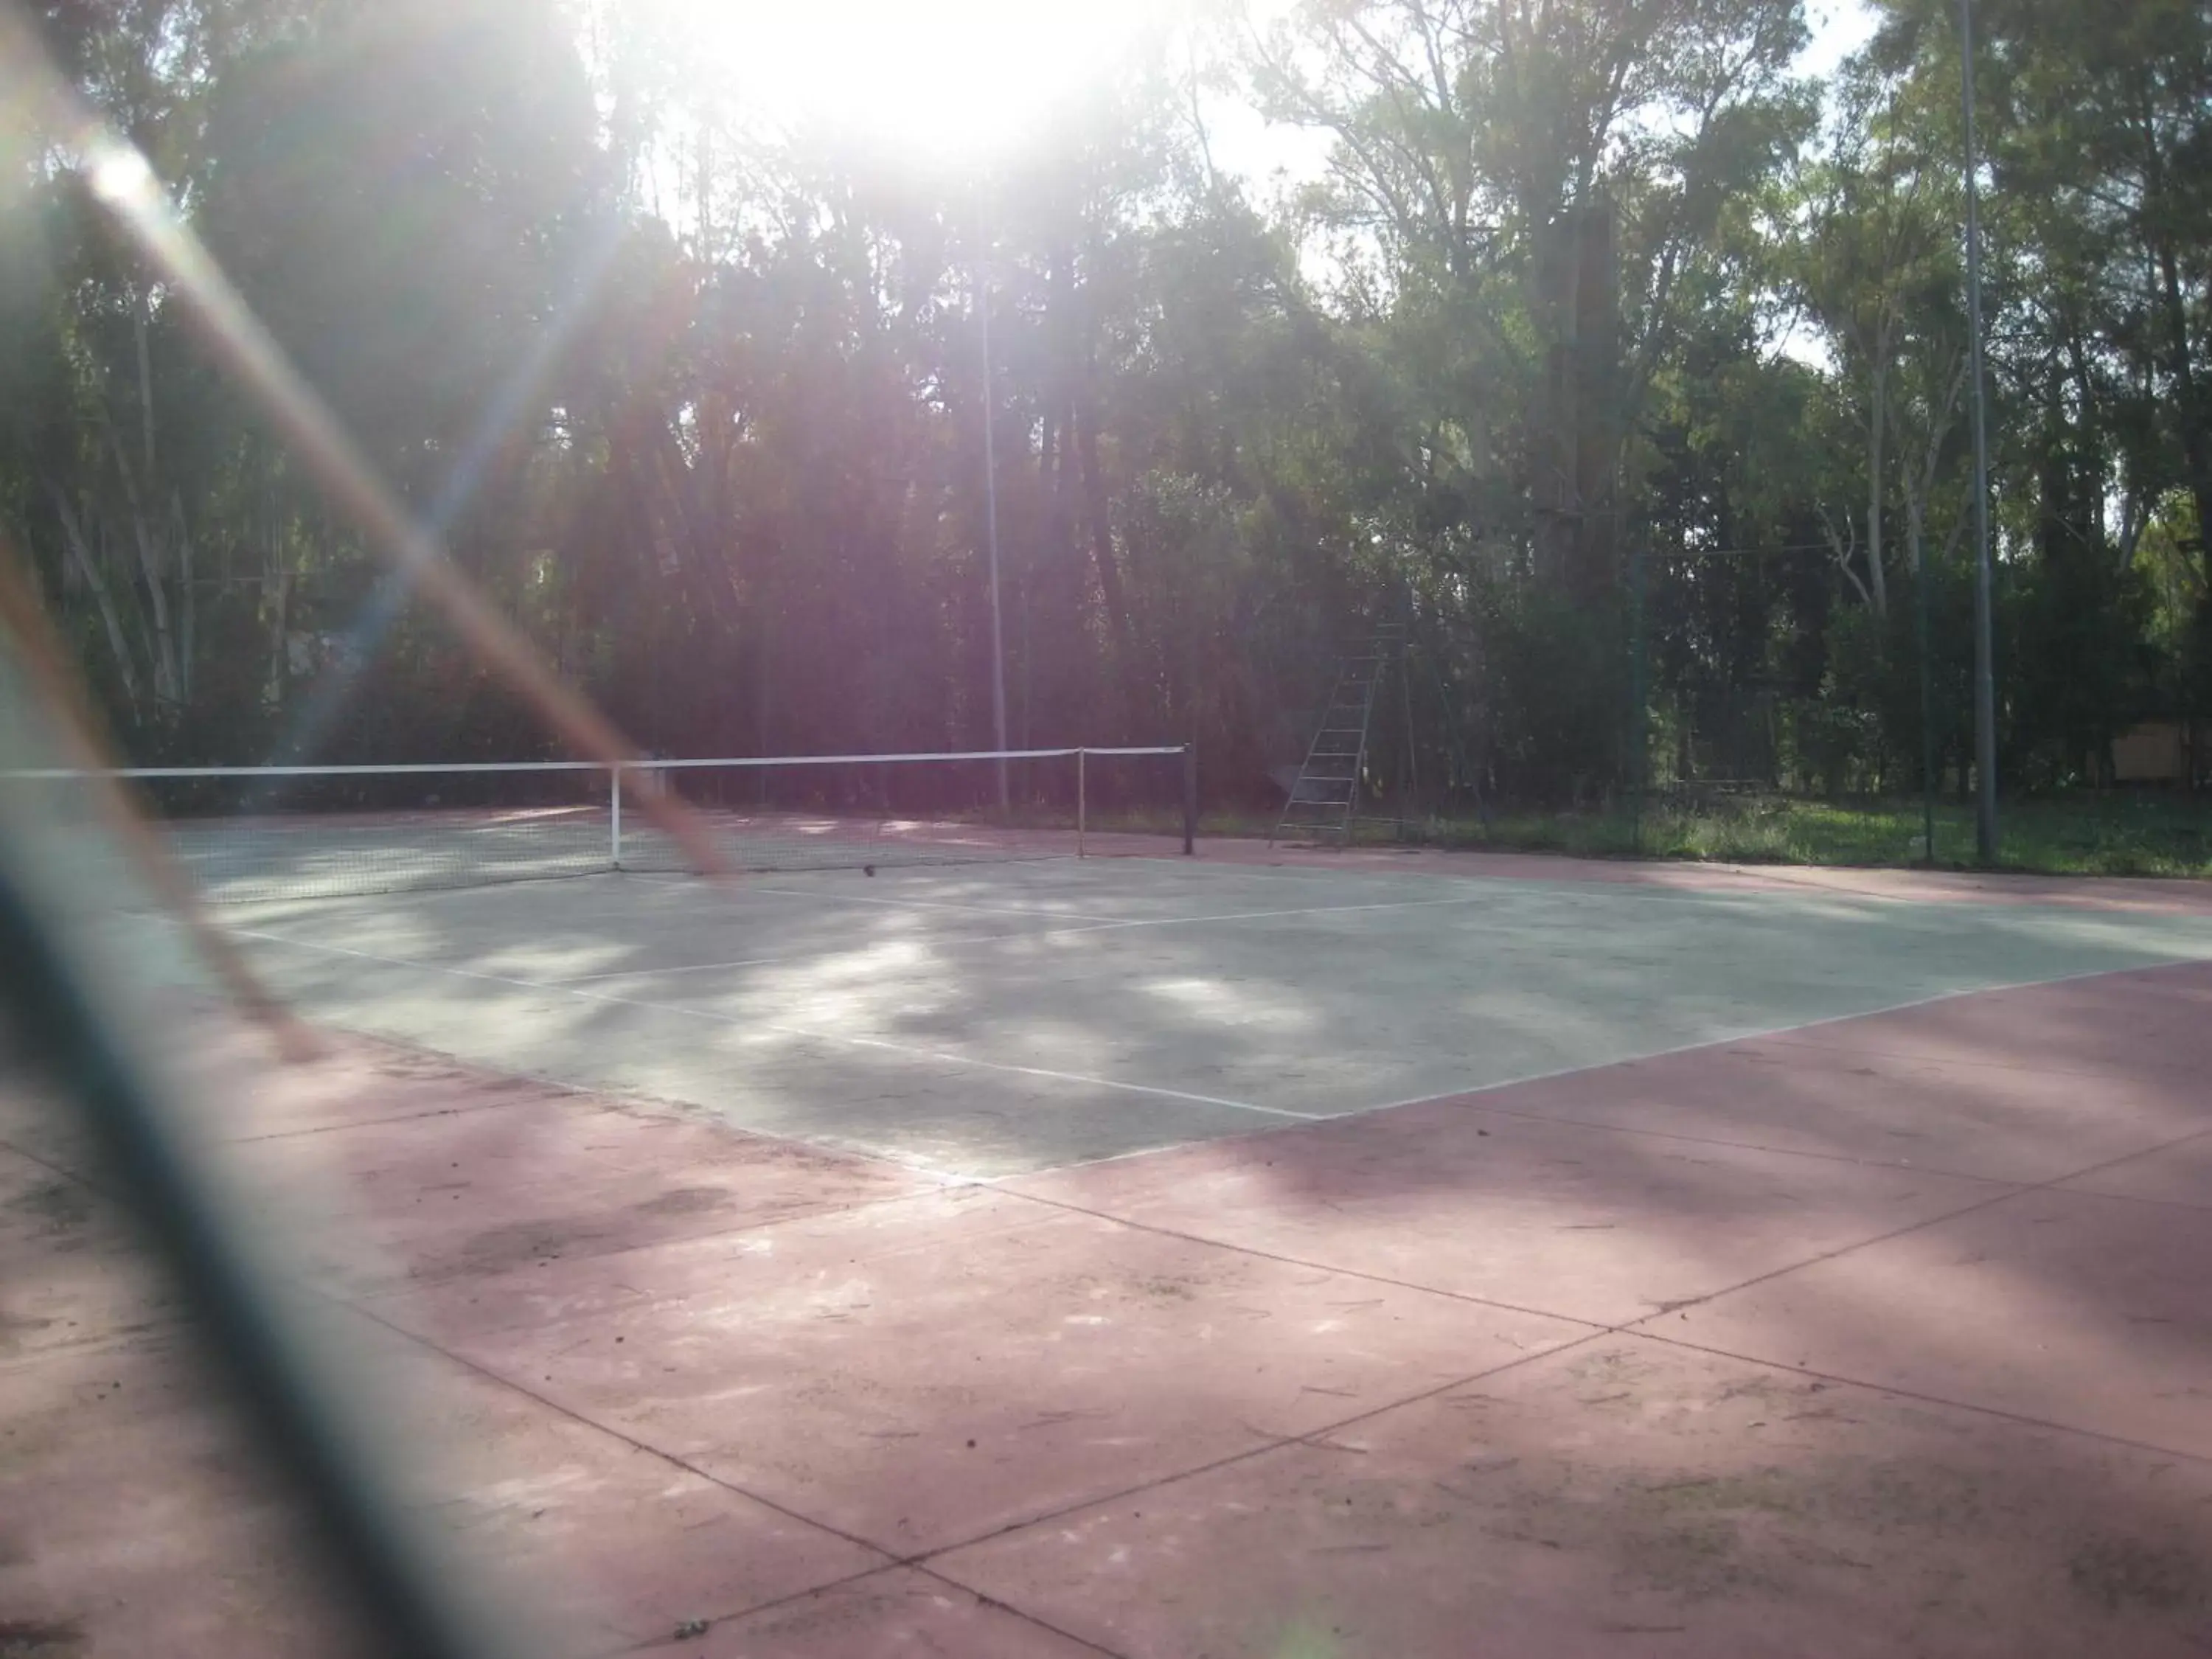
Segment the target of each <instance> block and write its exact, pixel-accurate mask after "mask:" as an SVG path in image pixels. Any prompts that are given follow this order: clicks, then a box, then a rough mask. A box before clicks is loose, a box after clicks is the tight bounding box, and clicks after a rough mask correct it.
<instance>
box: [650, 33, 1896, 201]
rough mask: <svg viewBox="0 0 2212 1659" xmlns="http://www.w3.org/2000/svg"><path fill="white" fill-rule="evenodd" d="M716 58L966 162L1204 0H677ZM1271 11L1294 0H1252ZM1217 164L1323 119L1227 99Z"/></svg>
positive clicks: (1816, 44) (762, 88)
mask: <svg viewBox="0 0 2212 1659" xmlns="http://www.w3.org/2000/svg"><path fill="white" fill-rule="evenodd" d="M663 3H664V4H665V5H666V6H667V7H668V8H669V9H670V11H671V15H673V16H674V17H675V18H676V19H677V20H678V22H679V25H680V27H682V28H683V30H684V34H685V36H686V37H687V38H689V39H690V40H696V44H697V47H698V51H699V53H700V57H701V59H702V66H703V67H706V68H708V69H709V70H711V72H712V73H714V75H715V76H717V77H718V78H720V79H722V80H724V81H725V82H726V84H727V85H728V86H729V88H730V89H731V90H732V92H733V93H734V94H736V95H737V97H738V99H739V100H741V101H742V102H743V103H744V104H746V105H749V106H751V107H753V108H754V109H756V110H757V111H759V112H762V113H763V114H766V115H768V116H769V118H771V119H772V120H774V121H775V123H776V124H777V125H783V124H785V123H787V122H794V123H795V122H808V121H814V120H822V121H827V122H829V123H831V124H832V125H836V126H837V127H839V128H841V129H843V130H846V131H850V132H852V133H854V134H855V135H856V136H861V137H867V138H872V139H873V140H876V141H878V142H881V143H888V144H890V145H891V146H893V147H894V148H895V149H897V150H898V151H899V152H901V153H902V154H903V155H908V156H911V157H912V158H914V159H916V160H923V161H935V162H937V163H939V164H943V165H949V166H955V167H957V166H960V165H963V164H972V163H974V162H975V161H979V160H982V159H986V158H987V157H988V156H990V155H992V154H994V152H998V151H1003V150H1005V149H1012V148H1018V146H1019V145H1020V144H1021V143H1022V142H1023V141H1024V137H1025V136H1026V135H1028V134H1031V133H1034V132H1035V131H1036V130H1037V129H1038V128H1039V127H1040V126H1042V125H1044V124H1046V123H1048V122H1049V121H1050V120H1051V118H1052V117H1053V115H1054V112H1055V111H1056V109H1057V108H1059V107H1060V106H1062V105H1063V104H1065V103H1066V101H1067V100H1069V99H1071V98H1073V97H1075V96H1078V95H1079V94H1080V92H1081V90H1082V88H1083V86H1084V84H1085V82H1086V81H1087V80H1089V79H1090V78H1091V77H1092V76H1095V75H1096V74H1097V70H1099V68H1100V67H1101V66H1102V65H1103V64H1106V63H1108V62H1109V61H1110V60H1111V59H1112V58H1115V56H1117V55H1120V54H1121V53H1125V52H1129V51H1130V50H1132V49H1133V47H1134V46H1136V45H1137V44H1138V43H1139V41H1141V40H1144V39H1145V38H1146V36H1147V35H1149V34H1152V33H1155V32H1157V31H1158V30H1159V29H1160V28H1162V27H1164V26H1167V25H1170V24H1172V23H1173V22H1175V21H1179V20H1180V18H1182V16H1184V15H1188V9H1189V6H1190V0H815V3H811V4H809V3H793V0H663ZM1247 3H1248V7H1249V12H1250V14H1251V15H1252V16H1253V17H1254V19H1255V21H1257V22H1258V23H1259V24H1261V26H1262V27H1264V26H1265V24H1266V23H1267V21H1269V20H1270V19H1271V18H1273V17H1274V16H1279V15H1281V14H1282V13H1283V12H1285V10H1287V9H1289V6H1290V4H1291V0H1247ZM1808 13H1809V21H1810V22H1811V23H1812V25H1813V30H1814V34H1813V40H1812V42H1811V44H1810V46H1808V49H1807V51H1806V53H1805V55H1804V58H1803V59H1802V67H1803V68H1804V70H1806V71H1807V72H1808V73H1826V72H1827V71H1828V70H1832V69H1833V68H1834V67H1835V66H1836V65H1837V64H1838V63H1840V62H1841V61H1842V59H1843V58H1844V57H1846V56H1847V55H1848V54H1849V53H1850V52H1852V51H1854V50H1856V49H1857V47H1858V46H1861V45H1863V43H1864V41H1865V40H1866V39H1867V37H1868V35H1869V33H1871V30H1872V25H1873V13H1872V11H1871V9H1869V7H1868V6H1867V5H1866V4H1865V3H1864V0H1809V3H1808ZM1206 123H1207V129H1208V131H1207V136H1208V139H1209V142H1210V143H1211V144H1212V149H1213V153H1214V159H1215V161H1216V163H1217V165H1218V166H1221V167H1225V168H1226V169H1228V170H1231V171H1232V172H1235V173H1239V174H1242V175H1243V176H1244V177H1246V178H1248V179H1253V180H1255V182H1259V183H1263V184H1264V183H1269V182H1272V181H1274V180H1276V179H1278V178H1281V179H1286V180H1288V181H1289V182H1292V183H1295V182H1297V181H1299V180H1301V179H1306V178H1310V177H1312V176H1314V174H1316V173H1318V172H1319V170H1320V168H1321V166H1322V162H1323V161H1324V159H1325V157H1326V154H1327V146H1326V143H1325V142H1324V141H1322V139H1321V138H1320V137H1318V136H1317V135H1315V134H1313V133H1311V132H1307V131H1300V130H1297V129H1291V128H1284V127H1280V126H1270V125H1268V124H1267V123H1266V122H1265V121H1263V120H1262V119H1261V118H1260V116H1259V115H1258V114H1257V113H1256V112H1254V111H1253V110H1251V109H1250V108H1249V106H1245V105H1243V103H1242V102H1241V101H1239V100H1232V99H1220V100H1214V101H1213V103H1212V106H1210V107H1209V108H1208V109H1207V112H1206Z"/></svg>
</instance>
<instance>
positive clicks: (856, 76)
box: [671, 0, 1188, 162]
mask: <svg viewBox="0 0 2212 1659" xmlns="http://www.w3.org/2000/svg"><path fill="white" fill-rule="evenodd" d="M672 6H673V12H674V15H673V16H672V18H671V22H673V23H674V25H675V27H676V30H677V33H678V37H679V39H684V40H686V41H687V44H690V45H691V46H694V47H696V52H698V54H699V59H698V67H699V68H700V69H702V70H705V71H706V72H708V73H710V74H713V75H715V76H718V77H721V78H722V79H723V80H724V81H725V82H726V88H727V90H728V91H729V93H730V94H731V95H732V97H734V98H735V99H736V100H738V101H739V103H740V105H741V106H743V105H750V106H751V108H752V110H753V111H754V112H757V113H759V114H762V115H765V116H767V117H769V118H770V119H773V120H775V121H778V122H780V123H790V124H795V125H824V126H827V127H829V128H830V129H832V130H835V131H841V132H843V133H847V134H848V135H850V136H851V137H855V138H857V139H860V140H864V141H867V142H871V143H878V144H883V145H886V146H889V147H891V148H893V149H896V150H897V151H900V152H902V153H904V154H908V155H916V156H921V157H927V158H929V159H932V160H934V161H941V162H963V161H981V160H986V159H988V158H990V157H991V156H993V155H997V154H1003V153H1006V152H1007V151H1011V150H1015V149H1019V148H1020V147H1021V146H1022V145H1023V144H1024V143H1026V142H1029V141H1031V140H1034V139H1035V138H1036V137H1038V136H1040V135H1042V133H1044V132H1045V131H1048V129H1049V127H1050V125H1051V124H1052V122H1053V120H1054V118H1055V116H1057V115H1058V114H1060V112H1063V111H1065V110H1066V108H1067V107H1068V106H1069V105H1070V103H1071V102H1072V101H1073V100H1079V98H1080V97H1081V96H1082V94H1084V93H1085V90H1086V89H1087V88H1091V87H1095V86H1097V85H1098V84H1100V83H1101V82H1103V81H1104V80H1105V79H1106V78H1107V77H1108V76H1109V74H1110V73H1111V71H1112V70H1113V69H1114V67H1115V65H1116V64H1118V63H1121V62H1123V61H1126V60H1127V58H1129V57H1130V56H1131V55H1132V54H1133V53H1134V52H1137V51H1138V50H1139V47H1140V46H1142V45H1143V44H1144V43H1145V42H1146V41H1147V40H1156V39H1158V36H1159V33H1160V32H1161V30H1162V29H1163V27H1165V26H1166V25H1168V24H1169V23H1170V21H1171V20H1172V19H1174V18H1176V17H1177V16H1179V15H1183V14H1184V13H1185V12H1186V11H1187V9H1188V0H672Z"/></svg>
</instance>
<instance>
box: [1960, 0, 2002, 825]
mask: <svg viewBox="0 0 2212 1659" xmlns="http://www.w3.org/2000/svg"><path fill="white" fill-rule="evenodd" d="M1959 85H1960V100H1961V104H1962V106H1963V108H1964V110H1965V112H1966V364H1967V368H1966V372H1967V374H1969V375H1970V376H1971V377H1972V380H1973V398H1972V420H1973V423H1974V783H1975V792H1974V852H1975V855H1976V857H1977V858H1978V860H1979V861H1980V862H1982V863H1983V864H1995V863H1996V861H1997V693H1996V663H1995V658H1996V646H1995V644H1994V642H1993V641H1992V639H1991V632H1992V624H1991V620H1990V612H1991V611H1992V610H1993V609H1994V600H1993V599H1992V596H1991V592H1990V587H1991V581H1990V434H1989V418H1988V414H1987V410H1986V400H1985V398H1984V393H1983V389H1982V380H1983V376H1982V222H1981V206H1980V202H1981V187H1980V185H1979V183H1978V179H1977V176H1976V175H1977V174H1978V173H1979V172H1980V169H1981V156H1980V155H1979V154H1978V150H1977V149H1976V146H1975V143H1974V11H1973V0H1959Z"/></svg>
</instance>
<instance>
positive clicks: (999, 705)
mask: <svg viewBox="0 0 2212 1659" xmlns="http://www.w3.org/2000/svg"><path fill="white" fill-rule="evenodd" d="M975 320H976V323H977V325H978V331H979V332H980V333H981V336H982V340H983V543H984V546H985V548H986V549H987V551H988V554H989V558H990V566H991V732H992V735H993V736H994V738H995V739H996V741H995V742H994V743H993V744H992V745H991V746H992V747H993V748H994V749H996V750H999V751H1000V756H999V763H998V765H999V810H1000V811H1001V812H1004V811H1006V810H1007V809H1008V808H1009V807H1010V806H1011V805H1012V793H1011V792H1010V791H1009V790H1008V788H1007V787H1006V753H1005V750H1006V636H1005V629H1004V627H1003V625H1002V623H1001V622H1000V615H999V456H998V449H997V444H996V441H995V440H994V438H993V436H992V435H991V428H992V426H993V425H994V422H993V420H992V416H994V414H995V413H996V412H997V411H996V408H995V406H994V400H993V395H992V391H991V287H990V283H988V282H987V281H986V280H985V278H984V276H983V271H982V268H981V266H980V265H979V266H978V267H977V269H976V273H975Z"/></svg>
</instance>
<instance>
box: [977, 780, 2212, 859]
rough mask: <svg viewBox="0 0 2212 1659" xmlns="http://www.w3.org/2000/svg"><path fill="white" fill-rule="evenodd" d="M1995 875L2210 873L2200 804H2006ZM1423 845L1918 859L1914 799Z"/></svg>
mask: <svg viewBox="0 0 2212 1659" xmlns="http://www.w3.org/2000/svg"><path fill="white" fill-rule="evenodd" d="M1014 817H1015V820H1016V821H1017V822H1019V823H1028V824H1032V825H1036V826H1040V827H1042V826H1049V827H1053V828H1061V829H1072V828H1073V820H1072V818H1070V817H1066V815H1064V814H1059V813H1053V812H1045V811H1035V810H1031V811H1017V812H1016V813H1015V814H1014ZM1997 826H1998V836H1999V842H2000V856H1999V858H1998V867H1999V868H2000V869H2005V870H2016V871H2023V872H2033V873H2036V874H2041V875H2065V876H2212V795H2200V796H2197V797H2193V798H2192V797H2190V796H2186V795H2170V794H2158V795H2153V794H2129V793H2121V792H2118V791H2115V792H2113V793H2109V794H2106V795H2087V794H2084V795H2069V796H2060V797H2051V798H2046V799H2026V800H2007V801H2003V802H2001V803H2000V804H1999V805H1998V809H1997ZM1273 827H1274V820H1273V818H1272V817H1267V816H1265V815H1262V814H1258V813H1249V812H1225V811H1207V812H1206V813H1205V814H1203V815H1202V816H1201V817H1200V820H1199V834H1200V836H1249V837H1259V836H1266V835H1267V833H1268V831H1269V830H1270V829H1273ZM1091 828H1092V829H1097V830H1100V831H1102V832H1113V831H1122V832H1135V833H1139V834H1150V835H1159V836H1179V835H1181V834H1182V816H1181V815H1180V814H1179V813H1176V812H1172V811H1113V812H1100V813H1097V814H1094V815H1093V817H1092V818H1091ZM1356 839H1357V840H1358V842H1359V844H1361V845H1363V846H1388V845H1391V844H1393V843H1395V842H1400V841H1401V837H1400V836H1397V835H1395V833H1394V832H1393V831H1392V829H1391V828H1390V826H1389V825H1388V824H1386V823H1373V822H1370V823H1363V824H1362V825H1360V826H1359V830H1358V836H1357V838H1356ZM1402 839H1403V840H1404V841H1409V842H1414V843H1417V844H1419V845H1423V846H1430V847H1453V848H1491V849H1492V850H1495V851H1498V852H1516V853H1564V854H1568V855H1570V856H1571V857H1576V858H1644V859H1683V860H1709V861H1711V862H1714V863H1722V864H1815V865H1822V864H1824V865H1839V866H1848V865H1859V866H1913V865H1925V864H1926V863H1927V861H1928V860H1927V858H1926V851H1925V846H1924V843H1923V839H1922V825H1921V809H1920V803H1919V802H1918V801H1917V800H1902V801H1866V800H1853V801H1827V800H1808V799H1801V798H1799V797H1796V796H1787V795H1742V796H1729V797H1723V798H1722V799H1717V800H1710V801H1705V802H1701V803H1699V804H1697V805H1684V804H1681V803H1679V802H1659V801H1654V802H1652V803H1651V804H1650V805H1648V806H1647V807H1646V808H1645V809H1644V811H1643V813H1642V814H1641V815H1640V816H1639V815H1638V814H1636V813H1634V812H1632V811H1627V810H1626V809H1616V810H1614V811H1587V812H1569V811H1553V812H1537V811H1501V812H1498V813H1496V814H1493V815H1492V818H1491V820H1490V822H1489V823H1487V824H1484V823H1481V822H1480V821H1479V820H1478V819H1476V818H1474V817H1472V816H1468V817H1436V818H1429V819H1425V820H1423V821H1422V822H1420V823H1417V824H1414V825H1413V826H1411V827H1410V832H1409V833H1408V834H1407V836H1404V837H1403V838H1402ZM1935 862H1936V866H1937V867H1939V868H1947V869H1971V868H1973V867H1974V866H1975V858H1974V813H1973V809H1972V807H1971V806H1969V805H1962V804H1960V803H1959V802H1957V801H1943V802H1940V803H1938V805H1937V806H1936V860H1935Z"/></svg>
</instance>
